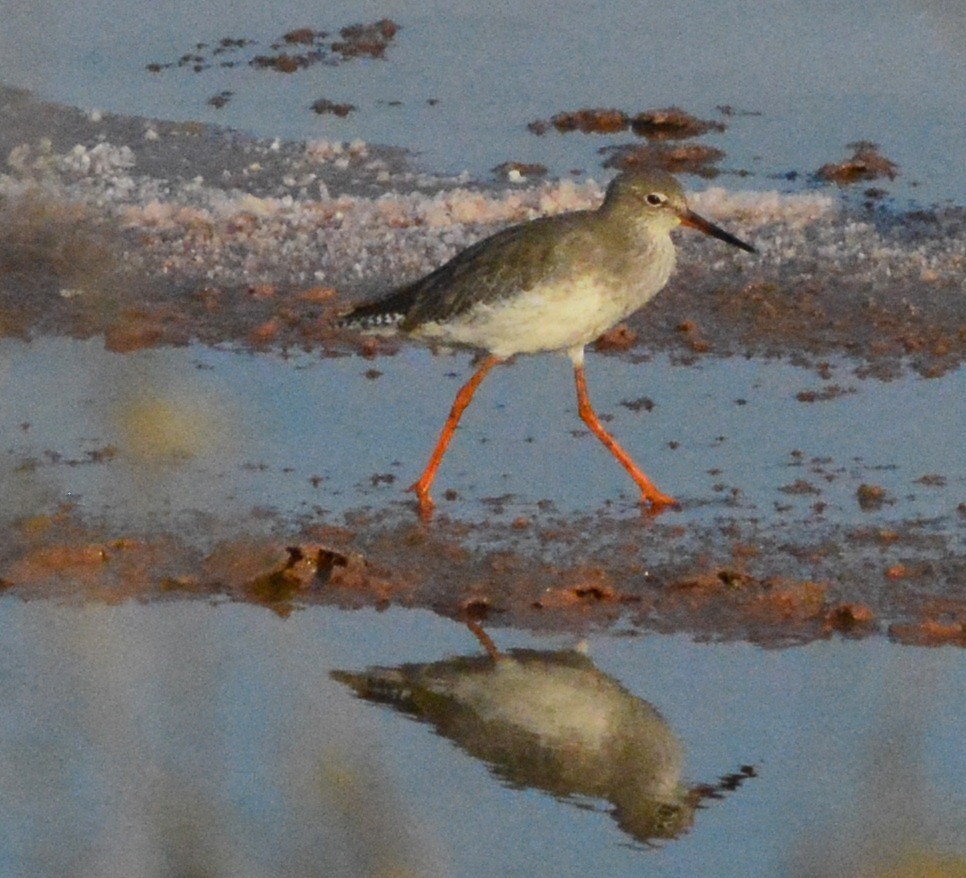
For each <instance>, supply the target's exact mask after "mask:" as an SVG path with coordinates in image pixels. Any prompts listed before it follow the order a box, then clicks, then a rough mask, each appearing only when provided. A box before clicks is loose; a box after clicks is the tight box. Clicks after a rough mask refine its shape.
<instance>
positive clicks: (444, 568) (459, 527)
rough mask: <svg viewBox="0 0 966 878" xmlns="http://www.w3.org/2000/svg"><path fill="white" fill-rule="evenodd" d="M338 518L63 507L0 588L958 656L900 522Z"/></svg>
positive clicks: (961, 601)
mask: <svg viewBox="0 0 966 878" xmlns="http://www.w3.org/2000/svg"><path fill="white" fill-rule="evenodd" d="M355 518H356V520H355V521H354V522H353V523H352V524H349V525H347V526H344V527H333V526H326V525H305V526H302V527H300V528H298V529H295V530H292V531H291V532H290V533H289V534H288V535H287V536H286V537H285V538H280V539H274V538H266V537H264V536H250V537H249V536H245V535H244V534H243V533H241V532H240V533H239V534H238V536H236V537H235V538H233V539H230V540H223V541H220V542H218V543H217V544H215V545H213V546H211V547H210V548H208V549H206V550H203V551H199V550H198V549H197V548H193V547H188V546H186V545H185V544H184V543H183V542H181V541H180V540H179V539H178V538H177V537H176V536H173V535H160V534H152V535H148V536H123V535H117V534H107V533H105V532H103V531H99V530H97V529H96V528H93V527H89V526H85V525H84V524H83V523H82V522H81V520H80V516H79V515H78V513H77V512H76V510H72V509H69V508H65V509H63V510H61V511H60V512H59V513H57V514H55V515H52V516H40V517H35V518H32V519H29V520H25V521H23V522H21V524H20V526H19V527H18V528H17V529H15V530H14V531H13V532H12V533H10V534H9V535H8V537H7V538H6V539H4V541H3V544H2V546H0V584H2V588H3V590H4V591H5V592H7V593H9V594H16V595H19V596H21V597H24V598H31V597H40V596H43V597H51V596H53V597H59V598H62V599H69V600H96V601H105V602H117V601H123V600H130V599H138V600H156V599H160V598H163V597H165V596H173V595H183V596H184V595H191V596H197V597H204V598H217V597H221V598H226V599H230V600H237V601H244V602H248V603H253V604H259V605H263V606H266V607H269V608H270V609H272V610H274V611H275V612H278V613H282V614H287V613H290V612H292V611H293V610H294V609H297V608H298V607H299V606H305V605H310V604H334V605H338V606H342V607H346V608H358V607H367V606H369V607H383V606H389V605H390V604H393V605H403V606H415V607H428V608H431V609H433V610H435V611H437V612H439V613H442V614H444V615H447V616H452V617H454V618H458V619H474V620H478V621H485V622H486V623H487V625H488V626H504V625H513V626H523V627H527V628H534V629H544V630H559V631H586V630H588V629H592V628H605V627H608V626H611V625H613V624H615V623H616V622H618V621H621V622H623V623H625V624H628V623H629V624H633V625H635V626H639V627H641V628H643V629H648V630H655V631H663V632H687V633H689V634H692V635H695V636H698V637H700V638H710V639H747V640H751V641H754V642H758V643H762V644H766V645H773V646H779V645H787V644H790V643H802V642H807V641H811V640H815V639H819V638H826V637H831V636H845V637H864V636H867V635H870V634H879V635H882V634H886V635H888V636H890V637H891V638H893V639H895V640H897V641H900V642H903V643H914V644H918V645H929V646H938V645H957V646H966V597H964V596H963V595H962V589H961V588H958V587H957V584H961V583H962V582H964V581H966V560H964V559H963V557H961V556H957V555H956V554H955V553H954V552H953V551H951V547H950V546H949V545H948V544H947V543H946V541H945V540H944V539H943V538H942V537H936V536H935V535H932V534H929V533H928V532H924V531H927V530H928V529H927V528H925V527H916V526H915V525H912V524H910V525H907V526H905V527H903V528H900V529H898V530H892V531H890V532H889V533H888V534H883V533H869V532H867V531H863V530H862V529H861V528H849V527H829V528H828V529H827V530H825V531H822V530H821V529H819V528H817V529H816V533H815V534H814V535H812V536H811V537H810V538H806V539H802V540H801V541H800V542H798V543H793V542H789V541H787V540H784V539H782V538H780V537H777V536H774V535H772V536H768V535H767V534H765V533H763V532H762V531H760V530H759V529H758V526H757V525H756V524H755V523H753V522H748V523H747V524H737V523H732V524H731V526H730V527H727V528H721V527H715V526H701V527H697V528H695V527H692V526H689V527H683V526H681V525H679V524H676V523H674V521H673V519H670V518H669V519H668V520H667V521H666V522H665V521H663V520H661V519H645V520H635V519H629V520H617V521H615V520H611V519H608V518H607V517H606V516H603V515H600V516H593V517H591V516H589V517H586V518H579V519H573V518H569V519H566V520H562V519H561V520H554V519H552V518H551V519H546V520H535V519H534V520H529V519H519V520H515V521H513V522H510V523H501V524H482V525H481V524H472V525H471V524H468V523H465V522H460V521H457V520H453V519H449V518H447V517H445V516H439V517H438V518H437V519H436V520H433V521H432V522H423V521H420V520H419V518H418V517H417V516H416V515H415V512H414V511H413V512H412V515H411V516H410V515H409V514H407V513H405V512H400V511H399V510H396V511H394V512H392V513H383V514H362V513H360V514H359V515H357V516H355ZM911 559H915V560H911ZM897 567H902V568H903V570H904V574H903V575H902V576H901V577H897V576H895V575H894V571H895V569H896V568H897Z"/></svg>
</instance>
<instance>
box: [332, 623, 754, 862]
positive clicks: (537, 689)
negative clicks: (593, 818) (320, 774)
mask: <svg viewBox="0 0 966 878" xmlns="http://www.w3.org/2000/svg"><path fill="white" fill-rule="evenodd" d="M476 633H477V636H480V637H481V642H483V644H484V646H485V647H486V648H487V654H486V655H474V656H464V657H458V658H453V659H448V660H446V661H439V662H432V663H429V664H406V665H400V666H399V667H375V668H370V669H368V670H367V671H365V672H363V673H351V672H348V671H333V672H332V677H333V678H334V679H336V680H338V681H339V682H342V683H345V684H346V685H348V686H349V687H351V688H352V689H353V690H354V691H355V693H356V694H357V695H358V696H359V697H361V698H364V699H366V700H367V701H373V702H376V703H380V704H389V705H391V706H392V707H394V708H396V709H397V710H399V711H401V712H402V713H406V714H408V715H410V716H413V717H415V718H417V719H419V720H422V721H424V722H427V723H429V724H431V725H432V726H433V727H434V728H435V730H436V732H437V733H438V734H440V735H442V736H443V737H446V738H449V739H451V740H452V741H454V742H455V743H456V744H458V745H459V746H460V747H461V748H462V749H463V750H465V751H466V752H467V753H470V754H471V755H473V756H475V757H477V758H478V759H482V760H483V761H484V762H486V763H487V764H488V765H489V766H490V768H491V769H492V771H493V772H494V773H495V774H497V775H498V776H499V777H500V778H502V779H503V780H504V781H505V782H506V783H507V784H508V785H510V786H514V787H533V788H536V789H540V790H544V791H546V792H548V793H551V794H552V795H554V796H557V797H559V798H562V799H566V800H574V799H575V798H576V797H591V798H594V799H601V800H604V801H606V802H609V803H610V809H609V810H610V812H611V814H612V815H613V817H614V819H615V820H616V821H617V823H618V824H619V826H620V827H621V829H622V830H624V831H625V832H626V833H628V834H629V835H630V836H632V837H633V838H634V839H636V840H637V841H639V842H642V843H645V844H647V843H651V842H653V841H654V840H657V839H669V838H675V837H677V836H679V835H681V834H682V833H684V832H686V831H687V830H688V829H689V828H690V826H691V824H692V823H693V821H694V812H695V809H696V808H697V807H699V806H700V804H701V802H702V801H703V800H704V799H707V798H714V797H718V796H719V795H720V789H721V788H722V787H721V786H720V785H706V786H701V787H696V788H694V789H689V788H688V787H687V786H685V785H684V784H682V782H681V772H682V767H683V763H684V751H683V748H682V746H681V743H680V741H679V740H678V739H677V737H676V736H675V734H674V732H673V731H672V730H671V728H670V726H669V725H668V724H667V723H666V722H665V720H664V719H663V718H662V717H661V715H660V714H659V713H658V711H657V710H656V709H655V708H654V707H653V706H652V705H650V704H648V702H646V701H644V700H642V699H640V698H637V697H636V696H634V695H632V694H631V693H630V692H628V691H627V690H626V689H624V687H623V686H621V685H620V684H619V683H618V682H617V681H616V680H614V679H613V678H612V677H609V676H607V674H604V673H602V672H601V671H600V670H598V669H597V668H596V667H595V666H594V663H593V662H592V661H591V660H590V659H589V658H588V657H587V656H586V655H584V654H583V653H580V652H575V651H571V650H564V651H556V652H554V651H537V650H529V649H516V650H512V651H510V652H506V653H502V652H498V651H497V650H496V648H495V647H493V645H492V642H491V641H489V638H486V637H485V635H483V634H482V632H480V631H479V630H477V632H476ZM484 638H485V639H484ZM752 771H753V770H752V769H745V772H746V773H745V774H743V775H731V776H729V777H730V778H735V777H741V778H743V777H745V776H747V774H748V773H751V772H752ZM739 782H740V781H739Z"/></svg>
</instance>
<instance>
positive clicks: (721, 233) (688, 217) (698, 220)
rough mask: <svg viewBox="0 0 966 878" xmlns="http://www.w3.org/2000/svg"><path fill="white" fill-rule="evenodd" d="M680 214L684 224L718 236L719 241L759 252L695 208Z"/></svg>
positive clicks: (748, 250)
mask: <svg viewBox="0 0 966 878" xmlns="http://www.w3.org/2000/svg"><path fill="white" fill-rule="evenodd" d="M678 216H680V217H681V225H682V226H688V227H690V228H692V229H697V230H698V231H699V232H704V233H705V234H706V235H711V237H712V238H717V239H718V240H719V241H724V242H725V243H726V244H731V246H732V247H737V248H739V249H740V250H745V251H746V252H748V253H757V252H758V251H757V250H756V249H755V248H754V247H752V246H751V244H746V243H745V242H744V241H742V240H740V239H739V238H736V237H735V236H734V235H732V234H730V233H729V232H726V231H725V230H724V229H719V228H718V227H717V226H716V225H715V224H714V223H709V222H708V221H707V220H706V219H705V218H704V217H703V216H698V215H697V214H696V213H695V212H694V211H693V210H683V211H681V213H679V214H678Z"/></svg>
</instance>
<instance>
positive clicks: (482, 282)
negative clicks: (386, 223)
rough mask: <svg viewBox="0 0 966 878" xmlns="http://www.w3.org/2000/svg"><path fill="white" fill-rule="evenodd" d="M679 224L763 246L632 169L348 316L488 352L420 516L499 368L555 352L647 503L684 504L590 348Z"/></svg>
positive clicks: (446, 439)
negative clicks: (618, 435)
mask: <svg viewBox="0 0 966 878" xmlns="http://www.w3.org/2000/svg"><path fill="white" fill-rule="evenodd" d="M678 226H686V227H689V228H692V229H696V230H698V231H700V232H703V233H704V234H706V235H710V236H712V237H714V238H717V239H719V240H721V241H723V242H725V243H727V244H730V245H731V246H733V247H737V248H739V249H741V250H744V251H746V252H748V253H756V252H757V251H756V249H755V248H754V247H753V246H751V245H750V244H747V243H745V242H744V241H742V240H740V239H739V238H736V237H735V236H734V235H732V234H730V233H729V232H726V231H724V229H721V228H719V227H718V226H716V225H714V224H713V223H711V222H709V221H708V220H706V219H704V218H703V217H701V216H699V215H698V214H696V213H695V212H694V211H692V210H691V209H690V208H689V207H688V203H687V200H686V198H685V195H684V191H683V189H682V188H681V185H680V184H679V183H678V181H677V180H676V179H675V178H674V177H673V176H671V175H670V174H668V173H666V172H664V171H661V170H656V169H648V168H633V169H629V170H625V171H622V172H621V173H620V174H618V175H617V176H616V177H615V178H614V179H613V180H612V181H611V182H610V184H609V185H608V187H607V190H606V192H605V195H604V199H603V201H602V203H601V204H600V206H599V207H597V208H596V209H588V210H577V211H571V212H569V213H561V214H555V215H552V216H543V217H538V218H536V219H533V220H529V221H527V222H524V223H521V224H519V225H514V226H510V227H508V228H505V229H503V230H502V231H498V232H496V233H495V234H493V235H491V236H489V237H487V238H484V239H482V240H480V241H478V242H477V243H475V244H473V245H471V246H470V247H468V248H466V249H465V250H462V251H461V252H459V253H457V254H456V255H455V256H454V257H453V258H452V259H450V260H449V261H448V262H446V263H445V264H444V265H442V266H440V267H439V268H437V269H436V270H434V271H432V272H430V273H429V274H427V275H425V276H424V277H422V278H420V279H418V280H416V281H414V282H412V283H407V284H404V285H402V286H400V287H398V288H396V289H395V290H393V291H391V292H390V293H389V294H388V295H386V296H385V297H382V298H379V299H377V300H375V301H371V302H366V303H363V304H361V305H357V306H355V307H353V308H352V309H351V310H348V311H347V312H345V313H343V314H342V315H341V316H340V318H339V320H338V326H340V327H341V328H344V329H350V330H356V331H360V332H364V333H375V334H388V333H401V334H403V335H405V336H408V337H411V338H414V339H416V340H420V341H424V342H429V343H434V344H442V345H445V346H447V347H466V348H470V349H475V350H478V351H481V352H484V353H485V356H484V357H483V359H482V361H481V362H480V363H479V365H478V366H477V368H476V369H475V371H474V373H473V374H472V376H471V377H470V379H469V380H468V381H467V382H466V383H465V384H464V385H463V386H462V387H461V388H460V390H459V392H458V393H457V395H456V399H455V401H454V402H453V406H452V409H451V410H450V413H449V416H448V417H447V419H446V422H445V424H444V425H443V429H442V432H441V433H440V435H439V439H438V440H437V443H436V446H435V448H434V450H433V453H432V455H431V456H430V459H429V462H428V464H427V465H426V468H425V470H424V471H423V473H422V475H421V476H420V477H419V479H418V480H417V481H416V482H415V483H413V484H412V485H411V486H410V488H409V490H410V491H412V492H414V493H415V494H416V496H417V499H418V501H419V506H420V509H421V511H422V512H424V513H427V514H429V513H431V512H432V510H433V507H434V502H433V499H432V496H431V494H430V488H431V487H432V484H433V481H434V480H435V478H436V474H437V472H438V470H439V467H440V464H441V463H442V461H443V457H444V455H445V454H446V449H447V448H448V447H449V444H450V441H451V440H452V438H453V434H454V433H455V432H456V428H457V426H458V424H459V422H460V418H461V417H462V415H463V412H464V411H465V410H466V408H467V406H469V404H470V402H471V401H472V399H473V396H474V394H475V393H476V391H477V389H478V388H479V386H480V384H481V383H482V382H483V379H484V378H486V376H487V374H488V373H489V372H490V370H491V369H493V367H494V366H496V365H498V364H500V363H503V362H504V361H506V360H509V359H510V358H511V357H514V356H516V355H517V354H537V353H542V352H551V351H554V352H565V353H566V354H567V355H568V356H569V357H570V360H571V362H572V364H573V369H574V380H575V383H576V388H577V403H578V413H579V415H580V418H581V420H583V422H584V423H585V424H586V425H587V427H589V428H590V430H591V432H593V434H594V435H595V436H596V437H597V438H598V439H599V440H600V441H601V442H602V443H603V444H604V446H605V447H606V448H607V449H608V450H609V451H610V452H611V454H613V456H614V457H615V458H616V459H617V460H618V462H619V463H620V464H621V465H622V466H623V467H624V469H625V470H627V473H628V474H629V475H630V477H631V478H632V479H633V480H634V482H635V483H636V485H637V487H638V488H639V489H640V492H641V503H642V504H643V506H644V507H645V508H646V509H648V510H649V511H652V512H660V511H662V510H664V509H666V508H667V507H670V506H675V505H677V501H676V500H675V499H674V497H672V496H670V495H669V494H666V493H664V492H663V491H661V490H660V489H658V488H657V487H656V486H655V485H654V483H653V482H652V481H651V480H650V479H649V478H648V477H647V476H646V475H645V474H644V472H643V470H641V468H640V467H639V466H638V465H637V464H636V463H635V462H634V460H633V459H632V458H631V456H630V455H629V454H628V453H627V452H626V451H625V450H624V449H623V448H622V447H621V446H620V445H619V444H618V442H617V440H616V439H614V437H613V436H612V435H611V434H610V433H609V432H608V431H607V430H606V429H605V428H604V426H603V424H601V422H600V419H599V418H598V417H597V414H596V412H595V411H594V408H593V406H592V405H591V402H590V397H589V395H588V392H587V379H586V376H585V373H584V349H585V347H586V346H587V345H588V344H590V343H591V342H593V341H595V340H596V339H597V338H599V337H600V336H601V335H602V334H603V333H605V332H606V331H607V330H608V329H610V328H612V327H613V326H615V325H616V324H618V323H620V322H621V321H622V320H624V319H626V318H627V317H629V316H630V315H631V314H633V313H634V312H635V311H637V310H639V309H640V308H642V307H643V306H644V305H646V304H647V303H648V302H649V301H650V300H651V299H652V298H654V296H655V295H657V293H658V292H660V290H661V289H662V288H663V287H664V286H665V284H666V283H667V281H668V279H669V278H670V276H671V273H672V272H673V270H674V264H675V247H674V243H673V241H672V240H671V236H670V235H671V232H672V231H673V230H674V229H676V228H677V227H678Z"/></svg>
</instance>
